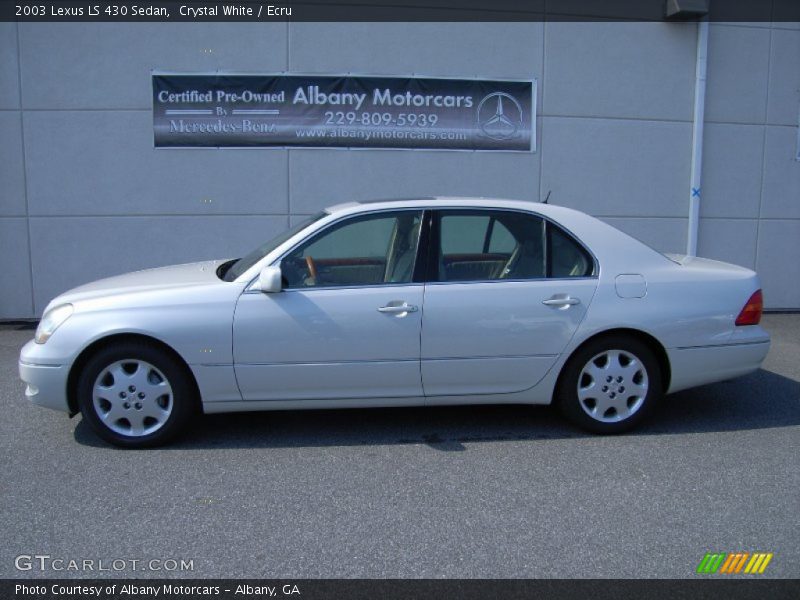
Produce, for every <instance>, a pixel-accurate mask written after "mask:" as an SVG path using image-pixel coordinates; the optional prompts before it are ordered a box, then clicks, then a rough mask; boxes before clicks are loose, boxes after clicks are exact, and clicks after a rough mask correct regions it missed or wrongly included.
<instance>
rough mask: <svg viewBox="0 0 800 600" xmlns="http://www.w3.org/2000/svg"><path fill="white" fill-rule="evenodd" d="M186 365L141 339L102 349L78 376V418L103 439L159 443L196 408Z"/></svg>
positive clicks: (175, 432) (139, 444)
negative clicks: (79, 413)
mask: <svg viewBox="0 0 800 600" xmlns="http://www.w3.org/2000/svg"><path fill="white" fill-rule="evenodd" d="M190 377H191V375H190V374H189V373H187V369H186V367H185V366H184V365H183V364H181V363H180V362H179V361H177V360H176V359H175V358H173V357H172V356H171V355H170V354H169V353H167V352H165V351H164V350H162V349H160V348H158V347H156V346H153V345H150V344H147V343H145V342H135V341H131V342H123V343H120V344H115V345H113V346H109V347H107V348H103V349H102V350H100V351H99V352H97V354H95V355H94V356H92V357H91V358H90V359H89V361H88V362H87V363H86V366H85V367H84V369H83V371H82V372H81V374H80V376H79V378H78V389H77V391H78V405H79V407H80V410H81V414H82V415H83V418H84V419H85V420H86V421H87V422H88V423H89V425H90V426H91V427H92V429H93V430H94V431H95V433H97V435H98V436H100V437H101V438H102V439H104V440H105V441H107V442H110V443H111V444H114V445H115V446H120V447H123V448H149V447H153V446H160V445H162V444H165V443H167V442H169V441H171V440H173V439H174V438H175V436H177V435H178V434H179V433H181V432H182V431H183V430H184V429H185V428H186V426H187V425H188V423H189V421H190V420H191V418H192V416H193V415H194V414H195V413H196V412H197V410H196V407H197V405H198V403H197V397H196V392H195V388H194V385H193V384H192V381H191V379H190Z"/></svg>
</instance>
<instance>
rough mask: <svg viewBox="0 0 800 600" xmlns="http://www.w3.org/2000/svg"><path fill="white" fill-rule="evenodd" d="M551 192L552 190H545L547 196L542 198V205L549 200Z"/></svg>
mask: <svg viewBox="0 0 800 600" xmlns="http://www.w3.org/2000/svg"><path fill="white" fill-rule="evenodd" d="M552 191H553V190H547V196H545V197H544V200H543V201H542V204H547V201H548V200H550V192H552Z"/></svg>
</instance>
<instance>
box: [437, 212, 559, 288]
mask: <svg viewBox="0 0 800 600" xmlns="http://www.w3.org/2000/svg"><path fill="white" fill-rule="evenodd" d="M439 240H440V242H439V244H438V248H437V253H438V254H437V266H436V275H437V277H436V279H437V281H491V280H496V279H541V278H544V277H545V274H546V265H545V237H544V221H543V220H542V219H541V218H540V217H537V216H535V215H527V214H524V213H514V212H509V211H481V210H458V211H457V210H453V211H442V212H441V216H440V217H439Z"/></svg>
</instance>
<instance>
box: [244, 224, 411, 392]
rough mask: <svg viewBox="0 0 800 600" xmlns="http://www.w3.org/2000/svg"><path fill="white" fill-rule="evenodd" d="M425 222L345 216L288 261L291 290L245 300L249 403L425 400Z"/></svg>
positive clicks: (287, 284)
mask: <svg viewBox="0 0 800 600" xmlns="http://www.w3.org/2000/svg"><path fill="white" fill-rule="evenodd" d="M421 218H422V212H421V211H419V210H400V211H390V212H376V213H369V214H367V215H358V216H354V217H349V218H345V219H343V220H342V221H339V222H336V223H334V224H332V225H330V226H329V227H327V228H326V229H324V230H323V231H322V232H320V233H317V234H315V235H313V236H312V237H311V238H310V239H309V240H306V241H305V242H303V243H302V244H300V245H299V246H298V247H297V248H295V249H294V250H292V251H291V252H289V253H288V254H287V255H286V256H285V257H284V258H283V260H282V261H281V270H282V274H283V283H284V290H283V291H282V292H279V293H274V294H263V293H261V292H245V293H244V294H242V295H241V297H240V299H239V302H238V304H237V307H236V313H235V316H234V325H233V334H234V348H233V354H234V363H235V369H236V378H237V381H238V383H239V387H240V389H241V391H242V396H243V398H244V399H245V400H325V399H337V398H339V399H358V398H406V397H421V396H422V385H421V381H420V325H421V315H422V300H423V284H422V283H413V273H414V268H415V262H416V253H417V245H418V240H419V231H420V222H421Z"/></svg>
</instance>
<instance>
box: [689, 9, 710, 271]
mask: <svg viewBox="0 0 800 600" xmlns="http://www.w3.org/2000/svg"><path fill="white" fill-rule="evenodd" d="M707 66H708V20H705V19H704V20H702V21H700V22H698V23H697V63H696V65H695V81H694V117H693V121H692V172H691V175H690V178H689V232H688V235H687V238H686V254H688V255H689V256H695V255H696V254H697V229H698V225H699V223H700V198H701V195H700V193H701V189H702V187H701V180H702V175H703V124H704V121H705V109H706V68H707Z"/></svg>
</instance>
